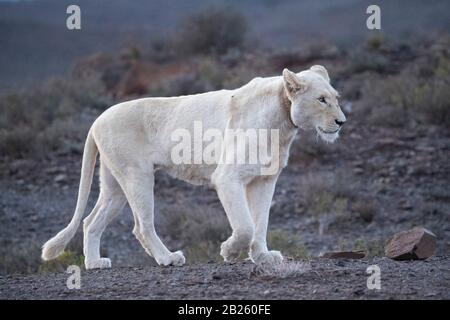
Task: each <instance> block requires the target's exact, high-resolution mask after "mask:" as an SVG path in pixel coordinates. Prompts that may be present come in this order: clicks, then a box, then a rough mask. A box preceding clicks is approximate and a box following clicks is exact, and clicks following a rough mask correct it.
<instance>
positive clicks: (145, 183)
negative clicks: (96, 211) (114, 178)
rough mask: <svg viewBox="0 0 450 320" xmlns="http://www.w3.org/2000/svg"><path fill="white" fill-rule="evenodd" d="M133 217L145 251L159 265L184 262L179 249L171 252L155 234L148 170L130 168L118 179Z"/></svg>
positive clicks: (135, 232) (135, 229) (149, 172)
mask: <svg viewBox="0 0 450 320" xmlns="http://www.w3.org/2000/svg"><path fill="white" fill-rule="evenodd" d="M120 184H121V185H122V187H123V189H124V191H125V194H126V197H127V200H128V203H129V204H130V207H131V210H132V211H133V215H134V218H135V228H134V230H133V232H134V234H135V235H136V237H137V239H138V240H139V242H140V243H141V245H142V246H143V247H144V249H145V251H146V252H147V253H148V254H150V255H151V256H153V257H154V258H155V260H156V262H157V263H158V264H159V265H164V266H167V265H175V266H180V265H183V264H184V263H185V258H184V256H183V253H182V252H181V251H176V252H171V251H169V249H167V247H166V246H165V245H164V244H163V242H162V241H161V239H160V238H159V237H158V235H157V234H156V230H155V225H154V195H153V187H154V174H153V172H152V171H150V170H139V169H137V168H134V169H130V170H129V171H128V172H127V174H126V175H124V176H123V177H122V178H121V179H120Z"/></svg>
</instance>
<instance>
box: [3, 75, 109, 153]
mask: <svg viewBox="0 0 450 320" xmlns="http://www.w3.org/2000/svg"><path fill="white" fill-rule="evenodd" d="M102 94H103V90H102V86H101V84H99V83H98V82H97V81H95V80H92V81H79V80H77V79H75V78H69V79H59V78H55V79H52V80H50V81H48V82H47V83H45V84H44V85H43V86H42V87H40V88H39V89H37V90H35V91H32V92H30V93H23V94H21V95H19V94H11V95H7V96H6V97H3V98H2V99H0V112H1V114H2V116H1V117H0V149H1V150H2V151H3V153H4V154H6V155H9V156H11V157H23V156H26V155H29V154H34V155H40V154H41V153H45V152H48V151H52V150H56V149H58V148H60V147H61V146H63V145H64V143H65V142H66V141H67V140H66V138H68V133H70V134H71V136H70V137H69V138H73V139H75V140H84V138H85V135H86V133H87V131H86V130H85V128H86V126H85V124H83V123H81V124H78V123H75V122H76V121H77V120H81V118H80V117H82V115H83V112H82V111H83V110H84V109H88V108H93V109H100V110H101V109H104V108H105V107H106V106H107V105H108V102H109V101H108V100H107V98H106V97H105V96H104V95H102ZM68 128H69V129H70V130H67V129H68ZM63 132H66V133H65V134H63Z"/></svg>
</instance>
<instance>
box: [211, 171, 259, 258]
mask: <svg viewBox="0 0 450 320" xmlns="http://www.w3.org/2000/svg"><path fill="white" fill-rule="evenodd" d="M214 184H215V186H216V190H217V194H218V196H219V199H220V201H221V203H222V206H223V208H224V210H225V213H226V214H227V217H228V220H229V222H230V225H231V229H232V230H233V233H232V235H231V237H230V238H228V240H226V241H225V242H224V243H222V246H221V250H220V255H221V256H222V257H223V258H224V260H225V261H234V260H236V259H238V258H239V256H240V255H241V254H242V253H244V254H248V252H249V249H250V243H251V241H252V238H253V234H254V229H255V228H254V225H253V221H252V218H251V216H250V211H249V208H248V204H247V199H246V196H245V186H244V184H243V182H242V181H239V179H233V178H232V177H230V175H227V174H217V175H216V178H215V181H214Z"/></svg>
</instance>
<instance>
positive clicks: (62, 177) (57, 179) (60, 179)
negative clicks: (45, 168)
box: [53, 173, 67, 182]
mask: <svg viewBox="0 0 450 320" xmlns="http://www.w3.org/2000/svg"><path fill="white" fill-rule="evenodd" d="M65 180H67V175H65V174H62V173H61V174H58V175H57V176H56V177H55V178H54V179H53V181H55V182H63V181H65Z"/></svg>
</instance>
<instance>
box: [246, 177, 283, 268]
mask: <svg viewBox="0 0 450 320" xmlns="http://www.w3.org/2000/svg"><path fill="white" fill-rule="evenodd" d="M277 180H278V174H276V175H273V176H261V177H258V178H256V179H255V180H254V181H252V183H250V184H249V185H248V186H247V199H248V204H249V207H250V212H251V215H252V218H253V221H254V222H255V233H254V237H253V240H252V243H251V247H250V258H251V259H252V261H253V262H255V263H256V264H266V263H270V264H272V263H278V262H281V261H283V256H282V254H281V253H280V252H279V251H274V250H273V251H269V250H268V248H267V240H266V239H267V227H268V222H269V212H270V205H271V203H272V198H273V194H274V191H275V184H276V182H277Z"/></svg>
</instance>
